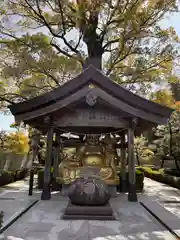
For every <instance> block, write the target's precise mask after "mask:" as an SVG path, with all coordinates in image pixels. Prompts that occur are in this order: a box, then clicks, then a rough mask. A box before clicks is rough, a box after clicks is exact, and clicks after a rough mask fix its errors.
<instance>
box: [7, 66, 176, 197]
mask: <svg viewBox="0 0 180 240" xmlns="http://www.w3.org/2000/svg"><path fill="white" fill-rule="evenodd" d="M9 108H10V110H11V113H12V114H13V115H14V116H15V120H16V122H19V121H23V122H24V123H25V124H29V125H30V126H32V127H34V128H37V129H39V130H40V131H42V133H43V134H47V157H46V160H45V172H44V187H43V191H42V196H41V198H42V199H43V200H48V199H50V198H51V187H50V182H51V174H50V169H51V166H52V159H53V157H52V148H53V146H56V149H59V150H58V154H57V156H58V157H57V158H56V160H54V161H53V165H54V174H53V178H54V180H55V181H56V182H58V183H60V184H61V185H62V190H61V191H63V190H64V189H65V188H66V187H68V186H69V184H70V183H72V182H73V181H75V179H76V178H77V176H78V174H79V172H80V170H81V169H82V168H84V167H89V168H93V167H94V168H98V169H100V178H101V179H102V180H104V182H105V183H106V186H108V189H109V192H110V193H111V195H112V196H113V195H114V192H115V191H116V186H117V185H118V184H119V181H125V179H124V177H123V172H124V169H125V167H126V165H127V164H126V154H125V145H127V153H128V154H127V155H128V157H127V162H128V172H129V188H128V200H129V201H137V195H136V187H135V181H136V179H135V158H134V151H133V144H134V135H138V134H141V133H142V132H143V131H145V130H147V129H148V128H151V127H152V126H154V125H157V124H166V123H167V121H168V119H169V117H170V115H171V113H172V109H169V108H167V107H164V106H161V105H159V104H156V103H154V102H151V101H148V100H146V99H144V98H142V97H140V96H137V95H135V94H133V93H132V92H130V91H129V90H127V89H125V88H123V87H122V86H120V85H118V84H116V83H114V82H113V81H111V80H110V79H109V78H108V77H107V76H105V75H104V74H103V73H102V72H101V70H100V67H99V64H98V63H97V61H91V63H89V64H87V65H86V67H85V68H84V70H83V72H82V73H81V74H79V75H78V76H77V77H75V78H73V79H72V80H70V81H69V82H67V83H65V84H64V85H62V86H60V87H58V88H56V89H55V90H53V91H51V92H48V93H46V94H44V95H41V96H38V97H35V98H32V99H30V100H28V101H25V102H21V103H17V104H13V105H11V106H9ZM65 132H70V133H74V134H76V135H78V136H79V139H80V140H81V141H80V143H78V144H76V145H75V143H74V145H75V147H76V152H75V153H74V156H72V157H71V158H68V157H67V158H64V159H62V155H61V154H59V152H61V150H62V137H61V135H62V134H63V133H65ZM116 134H118V136H119V138H120V139H121V140H119V142H120V146H121V156H120V162H121V178H120V179H119V177H118V174H117V173H118V169H119V167H120V164H119V162H118V159H119V158H118V159H117V155H116V147H117V144H116V143H117V141H115V140H116V139H115V138H116V137H114V138H113V137H112V136H116ZM101 135H103V136H104V138H102V139H101V138H100V136H101ZM54 137H56V145H54V144H53V138H54ZM126 138H127V143H126V140H125V139H126ZM65 143H66V144H67V143H68V139H67V140H66V142H65ZM118 146H119V145H118ZM62 161H63V162H62ZM122 191H123V190H122Z"/></svg>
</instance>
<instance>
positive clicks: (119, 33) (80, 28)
mask: <svg viewBox="0 0 180 240" xmlns="http://www.w3.org/2000/svg"><path fill="white" fill-rule="evenodd" d="M176 11H178V2H177V1H175V0H158V1H156V0H155V1H147V2H146V3H145V2H144V1H137V0H131V1H129V0H125V1H118V0H115V1H112V0H111V1H106V0H90V1H86V0H74V1H70V0H67V1H52V0H49V1H36V0H19V1H17V0H11V1H5V0H2V1H1V3H0V14H1V24H0V34H1V40H0V44H1V50H0V57H1V61H0V67H1V70H2V71H1V72H2V74H1V75H2V76H1V82H0V100H1V104H2V105H3V106H4V105H5V104H6V103H7V102H9V103H12V102H17V101H23V100H25V99H28V98H31V97H33V96H37V95H38V94H41V93H43V92H46V91H48V90H50V89H53V88H55V87H57V86H58V85H60V84H61V83H62V82H65V81H67V80H69V79H70V77H72V76H74V75H75V74H77V73H78V72H79V71H80V68H81V65H83V64H84V60H85V57H86V56H89V57H100V58H102V56H103V54H104V59H103V60H104V62H103V67H104V72H105V73H106V74H107V75H110V76H111V77H112V79H113V80H114V81H117V82H119V83H121V84H125V85H126V86H129V84H130V87H131V89H132V90H135V89H136V87H137V84H135V83H138V89H139V91H140V92H141V93H143V94H144V93H147V92H148V91H147V89H150V88H151V84H152V83H159V82H161V81H165V80H168V81H169V82H171V83H172V82H173V83H174V82H177V81H179V78H178V77H177V76H176V75H175V74H174V73H173V71H172V69H173V66H174V65H175V64H176V63H177V62H178V61H176V62H175V61H174V60H175V59H177V58H178V56H179V53H178V49H179V43H180V40H179V38H178V36H177V34H176V32H175V30H174V29H173V28H172V27H169V28H167V29H162V28H161V27H160V24H159V23H160V21H161V20H162V19H163V18H164V17H165V16H166V14H168V13H172V12H176ZM42 32H43V33H42ZM79 63H80V64H79ZM9 86H11V87H9Z"/></svg>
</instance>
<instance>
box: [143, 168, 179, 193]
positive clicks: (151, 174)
mask: <svg viewBox="0 0 180 240" xmlns="http://www.w3.org/2000/svg"><path fill="white" fill-rule="evenodd" d="M139 169H140V170H141V171H143V172H144V175H145V177H148V178H151V179H153V180H155V181H157V182H161V183H165V184H168V185H170V186H172V187H174V188H177V189H180V177H176V176H172V175H170V174H168V173H170V172H171V171H167V170H163V169H160V170H153V169H152V168H148V167H139Z"/></svg>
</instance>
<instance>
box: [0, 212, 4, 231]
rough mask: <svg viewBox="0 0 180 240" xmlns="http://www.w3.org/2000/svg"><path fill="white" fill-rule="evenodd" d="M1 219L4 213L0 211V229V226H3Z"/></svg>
mask: <svg viewBox="0 0 180 240" xmlns="http://www.w3.org/2000/svg"><path fill="white" fill-rule="evenodd" d="M3 217H4V212H3V211H1V212H0V228H1V227H2V224H3Z"/></svg>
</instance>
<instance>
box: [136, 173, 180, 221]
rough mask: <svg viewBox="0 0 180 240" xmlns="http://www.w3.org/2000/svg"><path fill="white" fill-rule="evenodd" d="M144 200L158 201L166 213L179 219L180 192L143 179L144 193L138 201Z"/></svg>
mask: <svg viewBox="0 0 180 240" xmlns="http://www.w3.org/2000/svg"><path fill="white" fill-rule="evenodd" d="M146 198H148V199H149V200H156V201H158V202H159V203H160V204H161V205H162V206H163V207H165V208H166V209H167V210H168V211H170V212H172V213H173V214H175V215H176V216H178V217H179V218H180V190H178V189H176V188H173V187H170V186H168V185H166V184H163V183H158V182H156V181H153V180H151V179H149V178H145V180H144V193H143V194H140V195H139V200H141V199H142V200H144V199H146Z"/></svg>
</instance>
